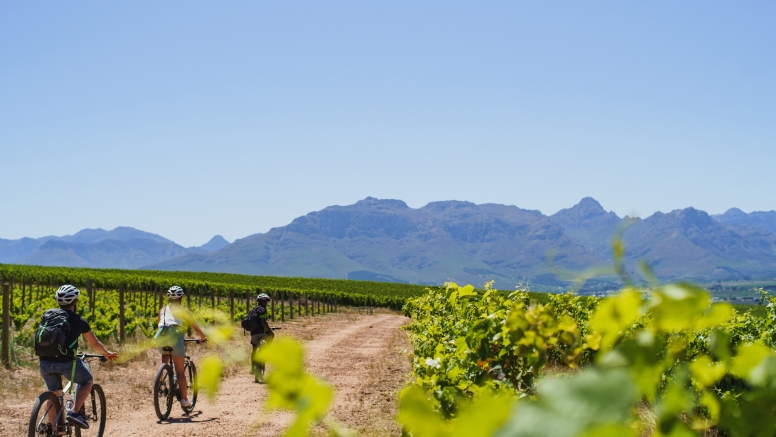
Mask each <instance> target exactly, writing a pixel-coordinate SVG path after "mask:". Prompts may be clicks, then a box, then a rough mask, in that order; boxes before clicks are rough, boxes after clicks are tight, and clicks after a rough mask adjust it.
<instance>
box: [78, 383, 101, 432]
mask: <svg viewBox="0 0 776 437" xmlns="http://www.w3.org/2000/svg"><path fill="white" fill-rule="evenodd" d="M81 414H83V415H84V417H86V420H88V421H89V429H82V428H79V427H77V426H76V427H75V437H102V436H103V435H105V392H103V391H102V387H100V385H99V384H94V385H92V392H91V393H90V394H89V397H88V398H86V401H85V402H84V404H83V406H82V407H81Z"/></svg>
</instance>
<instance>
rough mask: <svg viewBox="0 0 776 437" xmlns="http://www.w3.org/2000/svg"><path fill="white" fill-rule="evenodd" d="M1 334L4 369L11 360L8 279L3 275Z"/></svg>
mask: <svg viewBox="0 0 776 437" xmlns="http://www.w3.org/2000/svg"><path fill="white" fill-rule="evenodd" d="M2 279H3V335H2V340H1V342H2V358H1V359H2V361H3V365H4V366H5V368H6V369H10V368H11V360H10V357H9V353H8V352H9V349H8V340H9V338H10V336H9V333H10V331H11V311H10V308H9V305H10V304H9V300H10V299H9V298H10V290H9V289H8V288H9V284H8V280H7V278H6V277H5V275H4V276H3V278H2Z"/></svg>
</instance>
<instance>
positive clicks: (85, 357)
mask: <svg viewBox="0 0 776 437" xmlns="http://www.w3.org/2000/svg"><path fill="white" fill-rule="evenodd" d="M76 356H77V357H78V358H80V359H81V360H88V359H89V358H98V359H99V360H100V361H102V362H103V363H104V362H106V361H108V359H107V358H105V357H104V356H102V355H100V354H87V353H80V354H78V355H76Z"/></svg>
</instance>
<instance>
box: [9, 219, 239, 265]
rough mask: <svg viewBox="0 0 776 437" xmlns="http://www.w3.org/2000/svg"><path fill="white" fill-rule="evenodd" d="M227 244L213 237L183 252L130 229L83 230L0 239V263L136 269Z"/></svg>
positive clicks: (164, 242) (172, 244) (178, 246)
mask: <svg viewBox="0 0 776 437" xmlns="http://www.w3.org/2000/svg"><path fill="white" fill-rule="evenodd" d="M228 244H229V242H228V241H226V240H225V239H224V238H223V237H222V236H220V235H216V236H215V237H213V238H212V239H211V240H210V241H208V242H207V243H205V244H203V245H202V246H198V247H189V248H185V247H182V246H180V245H178V244H175V243H174V242H173V241H170V240H168V239H166V238H164V237H162V236H160V235H157V234H152V233H149V232H144V231H140V230H138V229H134V228H130V227H124V226H123V227H118V228H115V229H113V230H110V231H106V230H104V229H84V230H82V231H79V232H77V233H76V234H73V235H65V236H63V237H55V236H49V237H42V238H22V239H19V240H3V239H0V263H7V264H34V265H43V266H67V267H102V268H120V269H136V268H140V267H143V266H146V265H149V264H154V263H158V262H161V261H165V260H168V259H171V258H175V257H179V256H183V255H186V254H190V253H199V254H207V253H210V252H213V251H215V250H218V249H221V248H223V247H225V246H227V245H228Z"/></svg>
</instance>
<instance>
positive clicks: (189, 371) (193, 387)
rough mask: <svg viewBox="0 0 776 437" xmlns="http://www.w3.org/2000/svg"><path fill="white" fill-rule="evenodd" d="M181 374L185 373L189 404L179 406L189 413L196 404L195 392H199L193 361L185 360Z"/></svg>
mask: <svg viewBox="0 0 776 437" xmlns="http://www.w3.org/2000/svg"><path fill="white" fill-rule="evenodd" d="M183 374H184V375H186V388H187V389H188V390H186V391H187V392H188V395H189V400H190V401H191V406H190V407H188V408H184V407H183V405H181V408H182V409H183V412H184V413H186V414H189V413H191V412H192V411H194V405H196V404H197V392H199V387H197V367H196V366H195V365H194V362H192V361H186V363H185V365H184V367H183Z"/></svg>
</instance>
